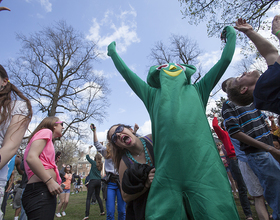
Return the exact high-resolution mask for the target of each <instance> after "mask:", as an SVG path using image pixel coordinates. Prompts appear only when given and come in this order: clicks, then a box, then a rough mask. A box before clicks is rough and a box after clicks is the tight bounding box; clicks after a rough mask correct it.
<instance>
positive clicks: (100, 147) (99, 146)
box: [90, 124, 107, 157]
mask: <svg viewBox="0 0 280 220" xmlns="http://www.w3.org/2000/svg"><path fill="white" fill-rule="evenodd" d="M90 129H91V130H92V132H93V143H94V146H95V148H96V150H97V152H99V153H101V154H102V156H103V157H105V156H106V154H107V152H106V147H104V146H103V145H102V144H101V143H100V142H99V141H98V138H97V133H96V126H95V125H93V124H91V125H90Z"/></svg>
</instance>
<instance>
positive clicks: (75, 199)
mask: <svg viewBox="0 0 280 220" xmlns="http://www.w3.org/2000/svg"><path fill="white" fill-rule="evenodd" d="M86 195H87V192H86V191H84V192H80V193H78V194H73V195H72V194H70V200H69V204H68V206H67V208H66V211H65V212H66V214H67V215H66V216H65V217H62V218H57V217H55V220H58V219H61V220H76V219H77V220H82V219H83V218H84V216H85V210H86ZM101 198H102V196H101ZM11 202H12V200H11V199H9V200H8V202H7V209H6V215H5V220H13V219H14V213H15V210H14V209H13V208H12V206H10V203H11ZM235 202H236V206H237V210H238V212H239V215H240V218H241V220H245V215H244V213H243V210H242V207H241V205H240V202H239V199H235ZM103 205H104V209H106V206H105V201H103ZM251 210H252V212H253V218H254V220H258V217H257V213H256V210H255V206H254V205H251ZM269 212H270V213H272V210H271V209H270V208H269ZM99 214H100V210H99V206H98V204H95V205H91V206H90V214H89V219H94V220H105V219H106V215H105V216H100V215H99ZM115 219H118V218H117V207H116V212H115Z"/></svg>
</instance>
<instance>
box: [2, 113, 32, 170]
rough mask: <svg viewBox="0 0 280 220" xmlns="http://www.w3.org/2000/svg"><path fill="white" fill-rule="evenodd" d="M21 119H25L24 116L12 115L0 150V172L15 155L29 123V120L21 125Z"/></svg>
mask: <svg viewBox="0 0 280 220" xmlns="http://www.w3.org/2000/svg"><path fill="white" fill-rule="evenodd" d="M23 119H25V116H23V115H14V116H13V117H12V120H11V123H10V125H9V127H8V129H7V132H6V134H5V138H4V140H3V144H2V148H1V149H0V156H1V160H0V170H1V169H2V168H3V167H4V166H5V165H6V164H7V163H8V162H9V160H10V159H11V158H12V157H13V156H14V155H15V154H16V152H17V150H18V148H19V146H20V143H21V141H22V138H23V136H24V134H25V131H26V129H27V127H28V124H29V122H30V120H26V121H25V122H24V123H22V120H23Z"/></svg>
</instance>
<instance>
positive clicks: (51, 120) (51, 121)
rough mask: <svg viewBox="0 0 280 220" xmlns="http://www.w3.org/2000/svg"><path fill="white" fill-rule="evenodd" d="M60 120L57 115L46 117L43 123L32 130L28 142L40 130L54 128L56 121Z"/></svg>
mask: <svg viewBox="0 0 280 220" xmlns="http://www.w3.org/2000/svg"><path fill="white" fill-rule="evenodd" d="M58 120H59V118H58V117H55V116H50V117H46V118H44V119H43V121H41V123H40V124H39V125H38V126H37V128H36V129H35V130H34V131H33V132H32V134H31V135H30V136H29V138H28V142H29V141H30V140H31V138H32V137H33V136H34V135H35V134H36V133H37V132H38V131H40V130H42V129H44V128H47V129H50V130H51V131H53V130H54V126H55V123H56V122H57V121H58Z"/></svg>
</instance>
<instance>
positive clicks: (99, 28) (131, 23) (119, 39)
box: [87, 7, 140, 59]
mask: <svg viewBox="0 0 280 220" xmlns="http://www.w3.org/2000/svg"><path fill="white" fill-rule="evenodd" d="M136 16H137V13H136V11H135V10H134V8H132V7H131V8H130V10H129V11H123V12H121V13H120V14H114V12H113V11H109V10H108V11H106V12H105V14H104V17H103V19H102V20H101V21H97V19H96V18H93V19H92V26H91V27H90V30H89V35H87V39H89V40H92V41H94V42H97V45H98V47H99V49H100V51H99V52H100V53H101V56H100V58H102V59H106V58H108V56H106V54H107V46H108V45H109V44H110V43H111V42H112V41H116V43H117V48H118V49H117V50H118V52H119V53H122V52H125V51H126V50H127V47H128V46H129V45H131V44H132V43H138V42H140V39H139V38H138V35H137V32H136V30H137V23H136V20H135V18H136ZM103 32H104V33H107V34H106V35H103ZM108 33H109V34H108Z"/></svg>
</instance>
